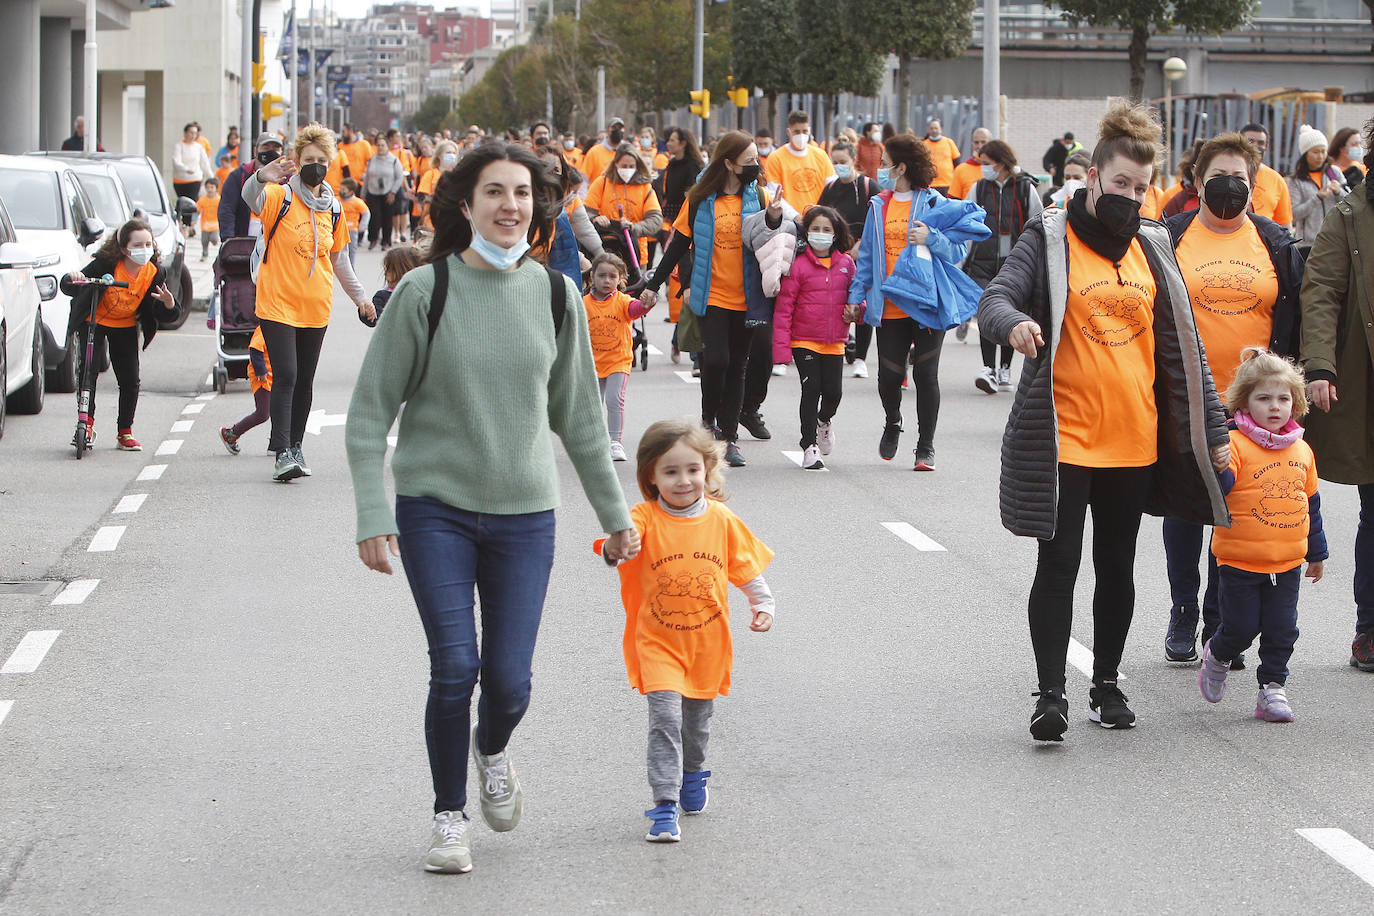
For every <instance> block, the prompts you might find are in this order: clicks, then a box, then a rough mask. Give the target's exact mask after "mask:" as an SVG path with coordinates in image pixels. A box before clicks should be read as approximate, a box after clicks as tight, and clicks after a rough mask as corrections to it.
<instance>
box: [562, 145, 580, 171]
mask: <svg viewBox="0 0 1374 916" xmlns="http://www.w3.org/2000/svg"><path fill="white" fill-rule="evenodd" d="M563 158H564V159H565V160H567V162H568V165H570V166H572V167H573V168H575V169H577V170H578V171H581V170H582V150H580V149H578V148H577V147H575V146H574V147H573V148H572V149H565V150H563Z"/></svg>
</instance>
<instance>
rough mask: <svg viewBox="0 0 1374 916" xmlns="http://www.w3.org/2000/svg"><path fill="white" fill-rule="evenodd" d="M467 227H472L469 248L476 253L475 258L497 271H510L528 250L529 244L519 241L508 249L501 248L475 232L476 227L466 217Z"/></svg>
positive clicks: (469, 217)
mask: <svg viewBox="0 0 1374 916" xmlns="http://www.w3.org/2000/svg"><path fill="white" fill-rule="evenodd" d="M468 225H469V226H471V227H472V243H471V245H470V246H469V247H471V248H472V250H473V251H475V252H477V256H478V257H480V258H481V259H482V260H483V261H486V262H487V263H488V264H490V265H491V266H492V267H495V268H496V269H497V270H510V269H511V268H512V267H514V266H515V265H516V264H519V263H520V259H521V258H523V257H524V256H525V253H526V252H527V251H529V250H530V243H529V242H528V241H526V240H524V239H521V240H520V241H519V242H517V243H516V244H514V245H512V246H511V247H509V248H503V247H501V246H500V245H498V244H496V243H495V242H492V241H489V240H487V239H485V238H483V237H482V233H480V232H478V231H477V225H476V224H475V223H474V222H473V221H472V217H471V216H468Z"/></svg>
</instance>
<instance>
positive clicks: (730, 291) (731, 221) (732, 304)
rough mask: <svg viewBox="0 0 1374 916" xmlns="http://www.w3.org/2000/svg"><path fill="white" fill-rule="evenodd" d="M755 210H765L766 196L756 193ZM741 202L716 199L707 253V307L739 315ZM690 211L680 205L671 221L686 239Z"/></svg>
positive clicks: (741, 302)
mask: <svg viewBox="0 0 1374 916" xmlns="http://www.w3.org/2000/svg"><path fill="white" fill-rule="evenodd" d="M759 206H761V207H764V208H767V206H768V193H767V192H766V191H764V190H762V189H760V190H759ZM743 207H744V198H742V197H740V196H739V195H738V194H717V195H716V207H715V209H716V230H715V231H716V235H715V239H714V240H713V242H714V245H713V247H712V249H711V253H710V257H711V294H710V295H709V296H708V297H707V299H706V304H707V306H712V305H714V306H716V307H717V308H722V309H728V310H730V311H732V312H743V311H745V310H746V308H747V306H746V304H745V299H744V238H743V225H742V220H741V217H740V212H741V211H742V209H743ZM690 215H691V207H688V206H686V205H685V204H684V205H683V207H682V209H681V210H679V211H678V213H677V219H675V220H674V221H673V228H674V229H676V230H677V231H678V232H681V233H682V234H683V235H685V236H687V237H688V238H691V237H692V227H691V225H690V224H689V223H688V217H689V216H690ZM699 256H700V255H698V257H699Z"/></svg>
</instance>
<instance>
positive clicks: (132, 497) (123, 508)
mask: <svg viewBox="0 0 1374 916" xmlns="http://www.w3.org/2000/svg"><path fill="white" fill-rule="evenodd" d="M147 498H148V494H147V493H130V494H129V495H128V496H124V497H121V498H120V500H119V504H118V505H116V506H115V507H114V514H115V515H123V514H125V513H128V512H137V511H138V510H139V509H142V508H143V501H144V500H145V499H147Z"/></svg>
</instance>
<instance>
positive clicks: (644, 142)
mask: <svg viewBox="0 0 1374 916" xmlns="http://www.w3.org/2000/svg"><path fill="white" fill-rule="evenodd" d="M639 146H640V148H641V149H653V148H654V141H653V140H651V139H650V138H648V137H640V138H639Z"/></svg>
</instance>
